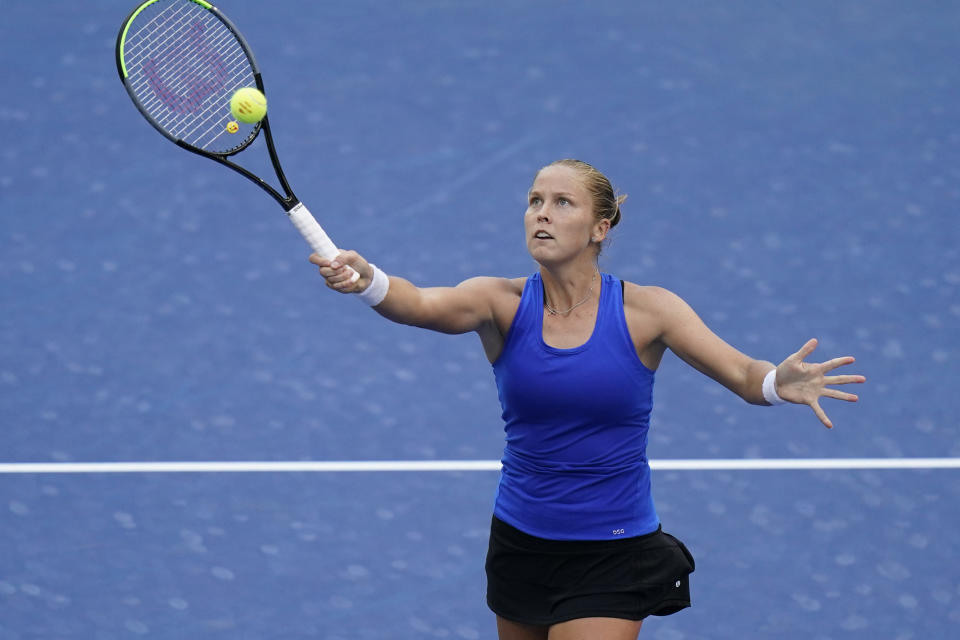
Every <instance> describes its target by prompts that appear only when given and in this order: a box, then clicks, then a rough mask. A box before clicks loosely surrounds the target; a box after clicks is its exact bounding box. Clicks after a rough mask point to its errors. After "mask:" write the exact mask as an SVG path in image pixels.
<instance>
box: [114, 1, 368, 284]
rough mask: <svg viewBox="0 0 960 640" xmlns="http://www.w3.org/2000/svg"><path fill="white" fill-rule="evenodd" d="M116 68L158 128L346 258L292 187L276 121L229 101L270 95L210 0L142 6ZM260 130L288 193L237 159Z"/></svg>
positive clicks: (319, 246) (126, 30)
mask: <svg viewBox="0 0 960 640" xmlns="http://www.w3.org/2000/svg"><path fill="white" fill-rule="evenodd" d="M117 70H118V71H119V72H120V79H121V80H122V81H123V84H124V86H125V87H126V88H127V92H128V93H129V94H130V97H131V98H132V99H133V102H134V104H135V105H137V109H139V110H140V113H142V114H143V116H144V117H145V118H146V119H147V121H148V122H150V124H152V125H153V126H154V127H155V128H156V129H157V131H159V132H160V133H162V134H163V135H164V136H166V137H167V138H169V139H170V140H172V141H173V142H174V143H176V144H177V146H180V147H182V148H184V149H186V150H187V151H192V152H193V153H197V154H200V155H202V156H204V157H206V158H210V159H211V160H216V161H217V162H219V163H220V164H223V165H226V166H228V167H230V168H231V169H233V170H234V171H236V172H238V173H239V174H241V175H243V176H245V177H247V178H249V179H250V180H252V181H253V182H254V183H255V184H257V185H259V186H260V187H261V188H262V189H263V190H264V191H266V192H267V193H269V194H270V195H271V196H272V197H273V198H274V200H276V201H277V202H279V203H280V205H281V206H282V207H283V209H284V211H286V212H287V215H288V216H289V218H290V220H291V221H292V222H293V224H294V226H295V227H296V228H297V229H298V230H299V231H300V233H301V234H303V237H304V238H305V239H306V240H307V242H308V243H309V244H310V246H311V248H313V250H314V251H316V252H317V253H318V254H320V255H321V256H323V257H324V258H327V259H328V260H332V259H333V258H334V257H335V256H336V255H337V254H338V253H339V250H338V249H337V247H336V245H334V244H333V242H332V241H331V240H330V238H329V236H327V234H326V232H325V231H324V230H323V228H322V227H321V226H320V225H319V224H318V223H317V221H316V219H315V218H314V217H313V215H312V214H311V213H310V211H309V210H308V209H307V208H306V207H305V206H304V205H303V203H302V202H300V200H299V199H297V197H296V196H295V195H294V194H293V191H292V190H291V189H290V185H289V184H288V183H287V178H286V176H284V174H283V169H282V168H281V166H280V160H279V159H278V158H277V152H276V149H275V148H274V144H273V136H271V135H270V122H269V118H268V117H267V116H264V117H263V119H262V120H260V121H257V122H253V123H245V122H242V121H239V120H238V119H237V118H236V117H235V116H234V114H233V112H232V111H231V108H230V100H231V98H232V97H233V95H234V94H235V93H236V92H237V91H238V90H240V89H243V88H247V87H250V88H255V89H257V90H258V91H260V92H262V93H265V92H264V89H263V80H262V79H261V77H260V70H259V69H258V67H257V63H256V61H255V60H254V58H253V53H252V52H251V51H250V47H249V46H247V43H246V41H245V40H244V38H243V36H242V35H240V32H239V31H238V30H237V28H236V27H235V26H234V25H233V23H232V22H230V20H229V19H227V17H226V16H225V15H223V13H221V12H220V10H219V9H217V8H216V7H214V6H213V5H212V4H210V3H209V2H205V1H204V0H146V2H142V3H141V4H139V5H138V6H137V7H136V8H135V9H134V10H133V11H132V12H131V13H130V15H129V16H128V17H127V19H126V20H124V22H123V25H122V26H121V27H120V33H119V35H118V36H117ZM261 131H262V132H263V134H264V137H265V139H266V146H267V149H268V151H269V154H270V161H271V163H272V164H273V168H274V171H275V172H276V174H277V180H278V181H279V183H280V188H281V189H282V192H280V191H278V190H277V189H274V188H273V187H272V186H271V185H270V184H268V183H267V182H266V181H265V180H263V179H262V178H260V177H259V176H257V175H256V174H254V173H253V172H251V171H250V170H248V169H247V168H245V167H243V166H241V165H239V164H237V163H235V162H233V161H232V160H231V159H230V158H231V156H234V155H236V154H238V153H240V152H241V151H243V150H244V149H247V148H248V147H249V146H250V144H251V143H252V142H253V141H254V140H255V139H256V137H257V136H258V135H259V134H260V132H261ZM353 277H354V279H356V278H358V277H359V274H357V273H354V276H353Z"/></svg>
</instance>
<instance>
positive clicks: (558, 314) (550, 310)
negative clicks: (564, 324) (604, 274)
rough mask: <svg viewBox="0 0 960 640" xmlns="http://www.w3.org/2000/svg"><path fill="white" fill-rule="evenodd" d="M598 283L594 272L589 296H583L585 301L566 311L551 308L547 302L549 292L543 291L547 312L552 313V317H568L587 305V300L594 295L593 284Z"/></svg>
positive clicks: (588, 291) (588, 292)
mask: <svg viewBox="0 0 960 640" xmlns="http://www.w3.org/2000/svg"><path fill="white" fill-rule="evenodd" d="M596 281H597V272H596V271H594V272H593V277H592V278H590V288H589V289H588V290H587V295H585V296H583V300H581V301H580V302H578V303H577V304H575V305H573V306H572V307H570V308H569V309H565V310H564V311H557V310H556V309H554V308H553V307H551V306H550V303H549V302H547V291H546V289H544V291H543V306H545V307H546V308H547V311H549V312H550V315H552V316H565V315H567V314H568V313H570V312H571V311H573V310H574V309H576V308H577V307H579V306H580V305H582V304H583V303H585V302H586V301H587V300H589V299H590V295H591V294H592V293H593V284H594V283H595V282H596Z"/></svg>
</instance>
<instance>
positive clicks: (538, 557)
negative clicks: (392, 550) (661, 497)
mask: <svg viewBox="0 0 960 640" xmlns="http://www.w3.org/2000/svg"><path fill="white" fill-rule="evenodd" d="M693 569H694V562H693V556H692V555H690V552H689V551H688V550H687V548H686V546H684V544H683V543H682V542H680V541H679V540H677V539H676V538H674V537H673V536H671V535H670V534H669V533H664V532H663V531H662V530H661V529H659V528H658V529H657V530H656V531H654V532H652V533H648V534H645V535H642V536H637V537H634V538H623V539H618V540H582V541H581V540H546V539H544V538H538V537H536V536H531V535H529V534H526V533H524V532H522V531H520V530H518V529H516V528H515V527H511V526H510V525H508V524H506V523H505V522H503V521H502V520H500V519H498V518H496V517H494V518H493V524H492V525H491V527H490V547H489V549H488V551H487V562H486V570H487V605H488V606H489V607H490V609H491V610H492V611H493V612H494V613H496V614H497V615H499V616H501V617H503V618H506V619H507V620H512V621H514V622H520V623H524V624H532V625H551V624H557V623H559V622H564V621H566V620H573V619H575V618H594V617H601V618H625V619H627V620H642V619H643V618H646V617H647V616H650V615H654V616H665V615H670V614H671V613H676V612H677V611H680V610H681V609H684V608H686V607H689V606H690V582H689V575H690V573H692V572H693Z"/></svg>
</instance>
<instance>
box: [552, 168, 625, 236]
mask: <svg viewBox="0 0 960 640" xmlns="http://www.w3.org/2000/svg"><path fill="white" fill-rule="evenodd" d="M554 166H562V167H570V168H571V169H574V170H576V171H579V172H580V174H581V175H582V176H583V183H584V186H586V188H587V191H588V192H590V195H591V196H592V197H593V206H594V211H593V213H594V215H596V217H597V220H598V221H599V220H604V219H606V220H609V221H610V228H611V229H612V228H614V227H615V226H617V224H618V223H619V222H620V217H621V213H620V205H621V204H623V202H624V200H626V199H627V196H626V194H622V195H617V194H616V193H615V192H614V190H613V185H612V184H610V180H609V179H608V178H607V176H605V175H603V174H602V173H600V172H599V171H597V169H595V168H594V167H593V165H591V164H588V163H586V162H584V161H583V160H574V159H573V158H564V159H563V160H556V161H554V162H551V163H550V164H548V165H547V167H554ZM547 167H544V168H543V169H546V168H547ZM543 169H540V171H543ZM540 171H538V172H537V175H540ZM534 180H536V176H534Z"/></svg>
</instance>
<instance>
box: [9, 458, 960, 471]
mask: <svg viewBox="0 0 960 640" xmlns="http://www.w3.org/2000/svg"><path fill="white" fill-rule="evenodd" d="M650 468H651V469H654V470H657V471H757V470H772V471H781V470H816V469H960V458H758V459H742V460H736V459H728V460H723V459H703V460H652V461H650ZM499 470H500V461H499V460H354V461H350V460H344V461H276V462H258V461H248V462H13V463H0V474H32V473H236V472H240V473H249V472H271V473H289V472H309V473H335V472H342V471H366V472H371V471H499Z"/></svg>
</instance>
